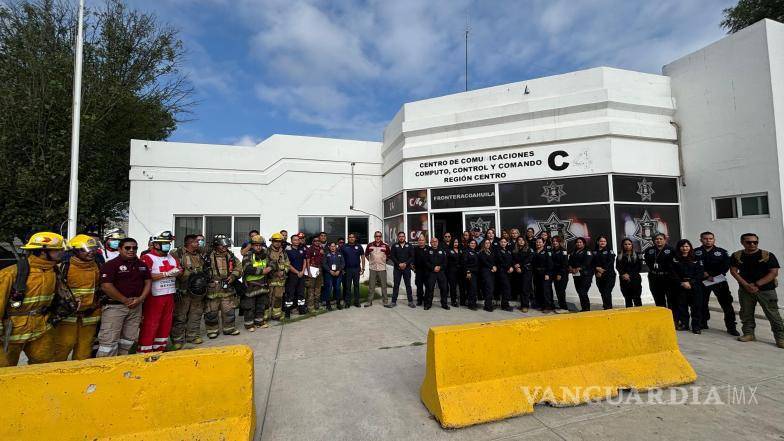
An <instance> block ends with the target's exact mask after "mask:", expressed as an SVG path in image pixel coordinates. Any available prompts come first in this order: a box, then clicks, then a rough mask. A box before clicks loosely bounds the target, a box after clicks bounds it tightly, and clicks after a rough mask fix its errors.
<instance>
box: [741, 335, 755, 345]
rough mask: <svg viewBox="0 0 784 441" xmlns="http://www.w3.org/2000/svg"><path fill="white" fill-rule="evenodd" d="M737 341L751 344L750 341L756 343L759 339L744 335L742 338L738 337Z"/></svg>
mask: <svg viewBox="0 0 784 441" xmlns="http://www.w3.org/2000/svg"><path fill="white" fill-rule="evenodd" d="M737 340H738V341H742V342H744V343H745V342H749V341H755V340H757V339H756V338H754V334H744V335H741V336H740V337H738V339H737Z"/></svg>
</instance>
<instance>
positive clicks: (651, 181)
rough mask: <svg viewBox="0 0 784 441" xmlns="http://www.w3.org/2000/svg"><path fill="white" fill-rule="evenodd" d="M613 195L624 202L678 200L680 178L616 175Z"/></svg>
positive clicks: (666, 201) (665, 201)
mask: <svg viewBox="0 0 784 441" xmlns="http://www.w3.org/2000/svg"><path fill="white" fill-rule="evenodd" d="M613 197H614V198H615V200H616V201H623V202H650V203H654V204H655V203H668V202H673V203H674V202H678V179H677V178H652V177H649V176H624V175H614V176H613Z"/></svg>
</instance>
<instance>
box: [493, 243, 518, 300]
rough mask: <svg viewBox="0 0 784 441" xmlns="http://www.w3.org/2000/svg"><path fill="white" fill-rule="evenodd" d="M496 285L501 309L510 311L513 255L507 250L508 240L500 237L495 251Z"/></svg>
mask: <svg viewBox="0 0 784 441" xmlns="http://www.w3.org/2000/svg"><path fill="white" fill-rule="evenodd" d="M495 262H496V266H497V271H496V282H497V283H496V286H497V291H499V294H500V297H501V309H503V310H504V311H512V307H511V306H510V305H509V300H510V298H511V297H512V286H511V277H512V274H514V256H513V255H512V252H511V251H509V242H508V241H507V240H506V238H504V237H501V239H500V240H499V241H498V248H496V251H495Z"/></svg>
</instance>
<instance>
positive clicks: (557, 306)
mask: <svg viewBox="0 0 784 441" xmlns="http://www.w3.org/2000/svg"><path fill="white" fill-rule="evenodd" d="M174 239H175V238H174V235H173V234H172V233H171V232H170V231H163V232H161V233H160V234H158V235H157V236H155V237H151V238H150V239H149V241H148V243H147V249H145V250H143V251H142V252H141V253H139V251H140V250H139V248H140V247H139V244H138V242H137V241H136V240H135V239H132V238H129V237H126V235H125V233H124V232H123V231H122V230H113V231H110V232H109V233H107V234H106V235H105V237H103V241H101V238H100V237H98V236H97V235H96V234H92V233H86V234H79V235H77V236H75V237H74V238H72V239H70V240H68V241H66V240H65V239H64V238H63V237H62V236H61V235H59V234H56V233H50V232H40V233H36V234H34V235H32V236H31V237H30V239H29V240H28V242H27V243H26V244H25V245H24V246H22V247H21V248H22V249H23V250H24V254H23V255H20V256H19V257H18V261H17V264H16V265H12V266H9V267H7V268H4V269H3V270H0V311H2V312H3V319H2V322H1V323H0V324H1V325H2V327H0V339H2V343H3V350H2V352H0V367H3V366H13V365H16V364H17V363H18V361H19V358H20V355H21V353H22V352H24V353H25V354H26V356H27V358H28V362H29V363H43V362H49V361H62V360H66V359H68V358H69V357H70V358H71V359H75V360H80V359H86V358H90V357H92V356H96V357H107V356H113V355H123V354H128V353H129V352H130V351H131V350H132V348H133V347H134V345H135V346H136V347H137V351H138V352H152V351H163V350H167V349H168V348H173V349H180V348H182V347H183V346H184V344H185V343H192V344H201V343H203V339H202V337H201V322H202V320H204V324H205V328H206V334H207V337H208V338H217V337H218V336H219V335H220V334H224V335H238V334H239V333H240V331H239V330H238V329H237V327H236V324H235V322H236V313H235V310H236V309H237V307H239V310H240V313H241V315H242V317H243V325H244V327H245V329H246V330H248V331H251V332H253V331H255V330H256V329H257V328H260V327H261V328H265V327H268V326H269V321H270V320H280V319H282V318H290V317H291V314H292V312H293V311H297V312H298V313H299V314H307V313H308V312H309V311H310V310H318V309H321V308H322V307H324V308H326V309H327V310H332V307H333V302H334V305H335V307H336V308H337V309H344V308H350V307H352V306H354V307H360V306H361V305H360V289H359V280H360V276H361V275H362V274H364V272H365V270H366V268H367V269H368V270H369V275H368V276H369V277H368V284H369V293H370V295H369V296H368V297H367V300H366V303H365V305H364V306H371V305H372V303H373V300H374V297H375V289H376V288H377V287H380V290H381V300H382V303H383V304H384V306H385V307H388V308H394V307H396V306H397V300H398V294H399V291H400V286H401V282H402V285H403V286H404V288H405V290H406V297H407V300H408V306H409V307H411V308H416V307H417V306H424V309H430V308H431V307H432V305H433V299H434V297H435V296H434V294H435V289H436V287H437V288H438V290H439V292H440V302H441V307H442V308H444V309H450V305H451V307H461V306H463V307H467V308H469V309H472V310H476V309H478V306H477V305H478V302H479V301H483V307H484V309H485V310H487V311H492V310H493V309H494V308H495V307H496V306H497V305H499V306H500V307H501V309H503V310H507V311H511V310H513V308H512V302H513V301H517V302H519V306H518V307H519V308H520V310H522V311H523V312H527V311H528V310H529V308H536V309H538V310H540V311H541V312H543V313H554V312H557V311H558V310H563V311H566V310H567V303H566V288H567V285H568V281H569V275H571V276H572V277H571V278H572V283H573V284H574V287H575V290H576V291H577V293H578V296H579V299H580V307H581V309H582V310H583V311H587V310H590V308H591V304H590V301H589V298H588V291H589V289H590V287H591V285H592V284H593V282H594V280H595V282H596V285H597V287H598V289H599V292H600V293H601V298H602V304H603V307H604V308H605V309H609V308H612V290H613V287H614V286H615V283H616V278H617V279H618V281H619V283H620V289H621V293H622V294H623V297H624V299H625V303H626V306H627V307H633V306H640V305H641V304H642V302H641V299H640V296H641V292H642V278H641V276H640V273H641V272H642V271H643V264H645V265H646V266H647V269H648V282H649V284H650V290H651V292H652V294H653V297H654V300H655V303H656V305H657V306H663V307H667V308H669V309H671V310H672V315H673V321H674V324H675V326H676V328H677V329H679V330H691V331H692V332H694V333H695V334H700V333H701V331H702V330H703V329H706V328H707V327H708V320H709V310H708V299H709V296H710V294H711V293H714V294H715V295H716V297H717V299H718V301H719V304H720V305H721V307H722V309H723V312H724V322H725V325H726V328H727V332H728V333H730V334H732V335H734V336H737V337H738V340H740V341H744V342H749V341H753V340H754V339H755V337H754V331H755V326H756V325H755V320H754V313H755V309H756V305H757V303H759V304H760V306H761V307H762V310H763V312H764V313H765V316H766V317H767V318H768V320H769V321H770V323H771V328H772V330H773V334H774V337H775V339H776V343H777V346H779V347H782V348H784V324H783V323H782V319H781V316H780V314H779V312H778V305H777V297H776V291H775V288H776V283H777V282H776V278H777V275H778V268H779V264H778V261H777V259H776V256H774V255H773V253H770V252H769V251H766V250H761V249H759V248H758V243H759V239H758V238H757V236H756V235H755V234H751V233H749V234H744V235H743V236H741V244H742V246H743V249H741V250H739V251H736V252H734V253H732V254H731V255H730V254H729V253H728V252H727V251H726V250H724V249H723V248H719V247H718V246H716V244H715V237H714V235H713V234H712V233H710V232H704V233H702V234H701V235H700V242H701V246H700V247H697V248H694V247H693V246H692V244H691V242H690V241H689V240H687V239H683V240H680V241H679V242H678V243H677V244H676V245H675V247H674V248H673V247H672V246H670V245H668V244H667V238H666V237H665V236H664V235H663V234H657V235H656V236H655V238H654V244H653V246H652V247H650V248H648V249H646V250H645V252H644V253H642V254H638V253H637V252H636V251H635V250H634V244H633V242H632V241H631V240H630V239H624V240H623V241H622V242H621V250H620V252H619V253H618V254H617V255H616V254H615V253H614V252H613V251H612V249H611V248H610V246H609V241H608V239H607V238H606V237H604V236H599V237H598V238H597V239H596V241H595V242H596V244H595V247H594V248H593V249H589V247H588V243H587V240H586V239H584V238H577V239H575V240H574V246H573V248H572V250H571V252H569V251H568V250H567V248H566V246H565V243H564V241H563V239H562V238H561V237H558V236H555V237H549V234H548V233H547V232H545V231H543V232H540V233H539V234H538V235H537V234H535V232H534V230H533V229H528V230H527V231H526V234H525V235H521V234H520V233H519V231H518V230H517V229H511V230H509V231H503V232H502V233H501V235H500V237H497V236H496V234H495V230H494V229H488V230H487V231H486V232H485V233H484V234H482V232H481V231H479V230H478V229H475V230H473V231H470V232H469V231H465V232H463V233H462V235H461V236H460V237H454V238H453V237H452V235H451V234H450V233H445V234H444V235H443V237H442V238H441V240H439V239H438V238H436V237H433V238H431V239H430V242H429V245H428V243H427V240H426V238H425V236H424V235H421V236H419V237H418V240H417V243H416V244H412V243H409V242H408V241H407V240H406V235H405V234H404V233H402V232H401V233H399V234H398V235H397V242H396V243H395V244H393V245H391V246H390V245H388V244H386V243H385V242H384V241H383V238H382V233H381V232H379V231H377V232H375V233H374V235H373V241H372V242H370V243H368V244H367V245H366V246H364V247H363V246H362V245H361V244H360V243H358V241H357V236H356V234H350V235H349V236H348V240H347V241H342V240H339V241H328V240H327V234H326V233H323V232H322V233H319V234H317V235H314V236H313V237H312V238H310V240H307V239H308V238H306V237H305V235H304V234H303V233H298V234H295V235H292V236H291V238H290V241H289V237H288V232H286V231H285V230H283V231H280V232H276V233H274V234H272V235H271V236H270V240H269V243H267V241H266V240H265V239H264V238H263V237H262V236H261V235H260V234H259V232H258V231H256V230H253V231H251V232H250V233H249V235H248V241H247V242H245V243H243V244H242V246H241V250H240V256H239V257H238V256H235V255H234V253H233V252H232V251H231V246H232V242H231V240H230V239H229V238H228V237H227V236H225V235H223V234H218V235H216V236H215V237H213V238H212V242H211V244H210V246H208V244H207V243H206V240H205V238H204V236H202V235H193V234H190V235H187V236H185V237H184V240H183V244H182V246H181V247H179V248H177V249H174ZM306 242H308V243H306ZM388 265H391V266H392V271H393V274H392V279H393V289H392V295H391V298H389V296H388V295H387V273H386V272H387V266H388ZM728 271H729V272H730V274H731V275H732V277H734V278H735V279H736V280H737V282H738V284H739V286H740V289H739V296H740V305H741V310H740V318H741V322H742V332H743V334H742V335H740V333H739V332H738V331H737V329H736V322H735V311H734V308H733V306H732V305H733V303H732V295H731V294H730V290H729V286H728V284H727V278H726V273H727V272H728ZM412 273H413V274H414V275H415V279H414V282H413V285H414V286H415V287H416V301H415V300H414V295H413V288H412V281H411V275H412ZM96 343H97V345H96ZM170 344H171V346H169V345H170Z"/></svg>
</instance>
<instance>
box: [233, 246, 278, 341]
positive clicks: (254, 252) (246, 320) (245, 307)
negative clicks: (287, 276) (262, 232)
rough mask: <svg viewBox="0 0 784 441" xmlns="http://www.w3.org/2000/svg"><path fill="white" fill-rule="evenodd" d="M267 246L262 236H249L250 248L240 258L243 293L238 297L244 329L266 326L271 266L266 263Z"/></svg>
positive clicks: (252, 330) (250, 329) (251, 330)
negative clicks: (268, 276)
mask: <svg viewBox="0 0 784 441" xmlns="http://www.w3.org/2000/svg"><path fill="white" fill-rule="evenodd" d="M267 263H268V262H267V246H266V242H265V241H264V238H263V237H261V236H259V235H255V236H253V237H251V238H250V248H249V249H248V252H247V253H246V254H245V256H244V257H243V258H242V280H243V282H244V283H245V287H246V290H245V294H244V295H243V296H242V299H240V309H242V317H243V324H244V325H245V329H247V330H248V331H250V332H254V331H255V330H256V328H257V327H259V328H268V327H269V325H268V324H267V317H266V314H267V309H268V308H269V306H270V303H271V302H270V289H269V284H268V280H267V274H269V273H270V272H271V271H272V268H270V267H269V265H268V264H267Z"/></svg>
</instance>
